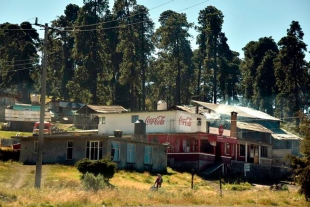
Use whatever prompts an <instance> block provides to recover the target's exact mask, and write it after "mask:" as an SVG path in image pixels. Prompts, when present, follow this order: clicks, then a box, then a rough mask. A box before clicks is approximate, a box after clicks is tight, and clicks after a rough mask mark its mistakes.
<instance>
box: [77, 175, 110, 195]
mask: <svg viewBox="0 0 310 207" xmlns="http://www.w3.org/2000/svg"><path fill="white" fill-rule="evenodd" d="M82 183H83V186H84V187H85V189H87V190H94V191H98V190H100V189H103V188H105V187H107V186H108V185H107V183H106V182H105V180H104V177H103V176H102V175H101V174H99V175H97V176H96V175H94V174H92V173H88V172H86V173H85V174H84V176H83V179H82Z"/></svg>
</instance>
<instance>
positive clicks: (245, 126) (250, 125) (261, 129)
mask: <svg viewBox="0 0 310 207" xmlns="http://www.w3.org/2000/svg"><path fill="white" fill-rule="evenodd" d="M237 128H239V129H247V130H251V131H257V132H265V133H270V134H272V133H273V132H272V131H271V130H269V129H267V128H266V127H264V126H262V125H260V124H256V123H246V122H240V121H238V122H237Z"/></svg>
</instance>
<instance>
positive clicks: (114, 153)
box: [111, 141, 120, 162]
mask: <svg viewBox="0 0 310 207" xmlns="http://www.w3.org/2000/svg"><path fill="white" fill-rule="evenodd" d="M119 148H120V147H119V142H114V141H112V146H111V157H112V160H113V161H115V162H117V161H120V149H119Z"/></svg>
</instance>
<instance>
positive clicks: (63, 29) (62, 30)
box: [2, 0, 209, 32]
mask: <svg viewBox="0 0 310 207" xmlns="http://www.w3.org/2000/svg"><path fill="white" fill-rule="evenodd" d="M172 1H174V0H172ZM172 1H169V2H166V3H164V4H162V5H165V4H168V3H170V2H172ZM207 1H209V0H205V1H202V2H200V3H198V4H194V5H192V6H190V7H186V8H184V9H181V10H179V11H177V12H181V11H184V10H188V9H190V8H193V7H196V6H198V5H201V4H203V3H205V2H207ZM162 5H159V6H157V7H154V8H158V7H160V6H162ZM140 13H142V12H140ZM140 13H138V14H140ZM138 14H134V15H131V16H129V17H132V16H135V15H138ZM129 17H126V18H129ZM158 18H159V17H157V18H153V19H150V20H146V21H140V22H135V23H131V24H126V25H120V26H115V27H107V28H94V29H85V30H84V29H77V30H76V29H75V28H81V27H89V26H96V25H102V24H106V23H110V22H115V21H119V20H112V21H108V22H99V23H96V24H88V25H77V26H74V25H73V26H71V27H58V28H51V29H56V30H58V31H59V32H89V31H95V30H96V31H101V30H108V29H119V28H125V27H127V26H131V25H135V24H140V23H142V22H149V21H152V20H154V19H158ZM72 27H73V28H74V29H71V28H72ZM65 28H70V29H69V30H66V29H65ZM2 30H34V29H2Z"/></svg>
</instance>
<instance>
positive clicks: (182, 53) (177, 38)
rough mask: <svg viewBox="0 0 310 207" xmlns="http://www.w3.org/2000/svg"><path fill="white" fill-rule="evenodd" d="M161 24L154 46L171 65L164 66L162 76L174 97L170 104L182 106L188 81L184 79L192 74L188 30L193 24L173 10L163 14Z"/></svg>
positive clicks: (183, 15)
mask: <svg viewBox="0 0 310 207" xmlns="http://www.w3.org/2000/svg"><path fill="white" fill-rule="evenodd" d="M159 23H160V27H159V28H158V29H157V30H156V32H155V34H154V44H155V46H156V47H157V48H158V49H159V51H160V52H159V53H158V56H161V58H165V62H168V63H169V64H165V65H164V67H163V69H164V71H162V75H164V76H166V77H165V79H167V80H166V82H165V83H166V84H167V86H166V88H167V89H166V90H168V94H169V96H172V94H173V95H174V96H172V97H171V98H168V99H169V100H168V104H172V105H174V104H181V100H182V101H184V100H186V95H185V96H183V97H181V85H182V84H183V83H184V85H185V87H186V81H185V79H183V78H182V77H184V76H185V77H187V78H189V75H191V73H192V72H190V71H191V69H192V68H191V67H192V66H191V57H192V51H191V49H190V42H189V40H188V38H189V37H190V34H189V32H188V30H189V28H191V27H192V24H191V23H188V22H187V18H186V15H185V14H183V13H181V14H180V13H177V12H174V11H171V10H168V11H165V12H163V13H161V15H160V18H159ZM158 72H159V71H158ZM155 85H157V84H155ZM187 93H188V92H187Z"/></svg>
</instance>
